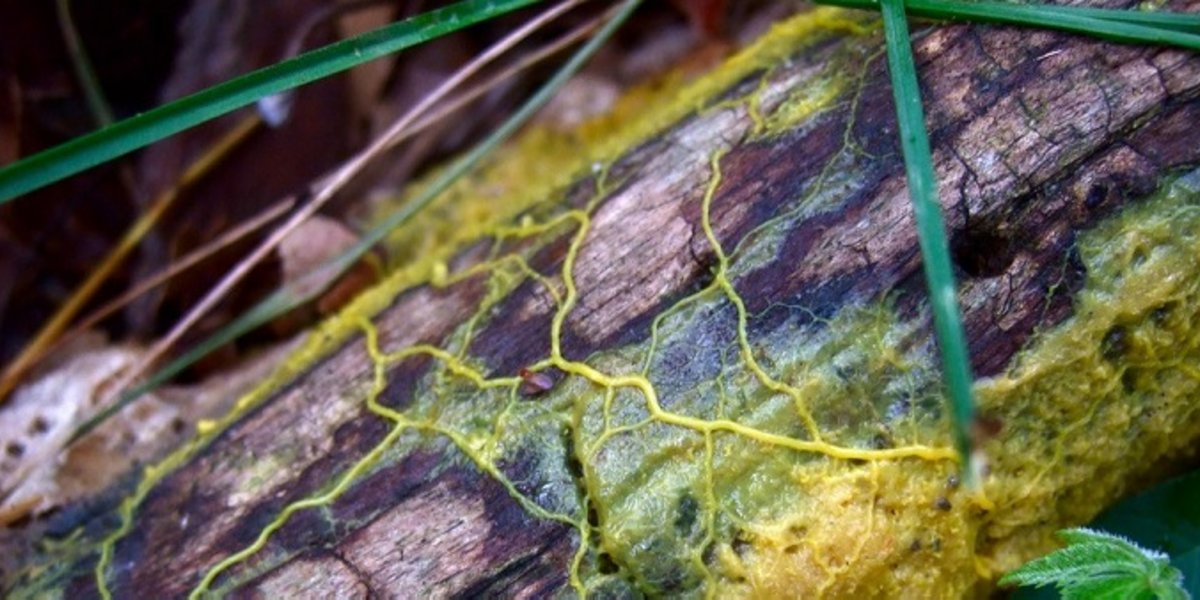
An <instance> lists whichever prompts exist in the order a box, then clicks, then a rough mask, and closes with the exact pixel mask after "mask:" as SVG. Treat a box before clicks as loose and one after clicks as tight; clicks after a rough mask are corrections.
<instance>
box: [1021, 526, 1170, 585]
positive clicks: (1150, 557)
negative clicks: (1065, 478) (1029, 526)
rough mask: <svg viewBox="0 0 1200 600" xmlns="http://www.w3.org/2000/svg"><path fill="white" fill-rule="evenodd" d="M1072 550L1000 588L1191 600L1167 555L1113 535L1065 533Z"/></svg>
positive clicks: (1029, 567)
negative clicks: (1008, 586)
mask: <svg viewBox="0 0 1200 600" xmlns="http://www.w3.org/2000/svg"><path fill="white" fill-rule="evenodd" d="M1058 536H1059V538H1060V539H1062V540H1063V541H1064V542H1066V544H1067V546H1066V547H1065V548H1063V549H1061V550H1057V551H1055V552H1051V553H1050V554H1047V555H1046V556H1043V557H1042V558H1039V559H1035V560H1032V561H1030V562H1028V563H1026V564H1024V565H1022V566H1021V567H1020V568H1018V569H1016V570H1015V571H1013V572H1011V573H1009V574H1007V575H1005V576H1004V577H1003V578H1002V579H1001V580H1000V584H1001V585H1010V584H1015V585H1027V586H1034V587H1042V586H1047V585H1054V586H1055V587H1057V588H1058V590H1059V592H1060V593H1061V594H1062V597H1063V598H1068V599H1074V598H1079V599H1084V598H1088V599H1092V598H1113V599H1117V598H1162V599H1168V600H1177V599H1183V598H1188V597H1189V596H1188V594H1187V592H1185V591H1184V589H1183V587H1182V582H1183V575H1182V574H1181V573H1180V572H1179V570H1178V569H1176V568H1175V567H1173V566H1171V564H1170V562H1169V559H1168V557H1167V555H1166V554H1164V553H1162V552H1158V551H1154V550H1147V549H1145V548H1141V547H1139V546H1137V545H1136V544H1134V543H1133V542H1131V541H1129V540H1127V539H1125V538H1123V537H1121V536H1118V535H1114V534H1111V533H1106V532H1103V531H1096V530H1092V529H1085V528H1078V529H1068V530H1064V531H1060V532H1059V533H1058Z"/></svg>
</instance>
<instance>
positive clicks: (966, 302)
mask: <svg viewBox="0 0 1200 600" xmlns="http://www.w3.org/2000/svg"><path fill="white" fill-rule="evenodd" d="M1189 6H1191V7H1194V4H1192V5H1189ZM915 49H916V55H917V59H918V68H919V70H920V72H921V76H922V86H923V89H924V91H925V101H926V109H927V113H928V127H929V131H930V132H931V139H932V142H933V147H934V151H935V161H936V166H937V173H938V178H939V181H940V200H941V203H942V206H943V209H944V211H945V214H946V218H947V227H948V228H949V230H950V231H949V233H950V237H951V241H952V246H953V250H954V256H955V261H956V267H957V269H958V276H959V278H960V287H961V291H960V299H961V302H962V304H963V307H964V318H965V323H966V329H967V332H968V335H969V338H970V342H971V356H972V357H973V362H974V368H975V371H976V373H977V375H978V376H979V377H980V379H979V380H978V382H977V386H976V389H977V392H978V395H979V399H980V403H981V410H982V412H983V414H984V415H985V419H986V422H988V423H992V424H995V425H996V428H997V431H996V432H994V436H993V437H992V438H991V439H990V440H989V441H988V442H987V443H986V444H985V445H984V447H983V452H984V454H985V456H986V459H987V461H988V462H987V464H988V467H987V470H988V474H987V476H986V478H985V480H984V484H983V487H982V489H981V490H980V491H979V492H973V491H971V490H967V489H965V488H964V487H963V486H961V485H959V483H958V480H957V473H958V471H959V467H958V464H957V462H956V460H957V459H956V457H955V454H954V452H953V450H952V447H951V446H952V443H951V439H950V429H949V424H948V420H947V418H948V415H947V414H946V411H945V410H944V409H943V399H942V394H941V388H940V380H939V378H938V377H939V376H938V371H937V368H936V348H935V346H934V343H933V341H932V337H931V334H930V325H929V316H928V312H927V305H926V303H925V299H924V288H923V284H922V276H921V272H920V262H919V254H918V249H917V241H916V233H915V229H914V227H913V221H912V214H911V211H910V208H909V204H908V198H907V194H906V189H905V184H904V171H903V164H902V162H901V158H900V154H899V146H898V143H897V138H896V124H895V117H894V112H893V107H892V102H891V95H890V88H889V84H888V79H887V73H886V65H885V61H884V59H883V53H882V42H881V34H880V31H879V29H878V27H877V26H876V25H875V23H874V21H872V20H871V17H869V16H867V15H861V14H857V13H851V12H843V11H838V10H831V9H817V10H815V11H812V12H810V13H807V14H804V15H800V16H798V17H797V18H795V19H794V20H792V21H789V22H787V23H784V24H781V25H780V26H779V27H778V28H777V29H776V30H775V31H774V32H773V33H772V34H770V35H769V36H768V37H767V38H764V40H762V41H760V42H758V43H756V44H755V45H754V46H752V47H751V48H748V49H747V50H745V51H744V52H743V53H742V54H740V55H738V56H737V57H735V58H733V59H731V60H730V61H729V63H727V64H726V65H725V66H723V67H721V68H720V69H718V70H717V71H716V72H714V73H712V74H709V75H706V76H705V77H703V78H701V79H700V80H698V81H696V82H694V83H692V84H690V85H689V86H688V87H687V88H685V89H683V90H682V91H680V90H677V89H669V90H668V91H669V92H670V93H668V94H666V96H675V98H676V99H675V100H673V101H671V102H667V101H665V100H663V97H664V95H662V94H660V95H658V96H653V95H650V96H648V97H650V98H652V100H648V101H645V102H649V104H641V105H637V106H639V108H637V109H630V108H626V109H625V112H624V113H623V116H618V117H614V118H613V119H614V120H613V121H605V122H604V123H602V124H601V125H597V126H595V127H596V128H598V129H604V128H606V127H607V124H608V123H612V122H617V121H620V122H623V123H628V122H632V123H633V124H631V125H627V129H625V130H623V132H622V133H617V134H611V133H610V132H605V133H609V135H608V136H607V137H605V138H604V139H605V141H604V142H603V143H599V142H596V141H595V138H587V137H586V136H583V134H576V135H577V136H580V137H571V136H566V137H560V138H553V139H552V140H551V141H547V140H546V139H544V138H542V139H539V138H538V136H539V135H542V136H546V135H548V134H545V133H544V132H542V133H538V132H536V131H535V132H532V133H530V134H529V136H528V137H527V138H526V141H525V142H522V143H521V144H519V145H518V148H519V149H523V150H521V151H520V152H519V154H520V155H519V156H517V154H518V151H517V150H514V156H512V157H509V158H506V159H504V160H502V161H500V162H499V163H496V164H493V165H492V167H491V169H490V171H488V172H486V173H485V174H483V175H481V176H480V177H478V178H476V180H474V181H472V182H469V184H466V185H463V186H460V187H459V188H458V189H457V190H456V191H455V192H454V194H453V195H452V197H451V198H448V199H446V200H444V201H443V204H442V205H439V206H437V207H435V208H434V209H433V210H432V211H431V212H430V213H429V214H427V215H424V217H423V220H420V221H418V222H416V223H413V224H412V225H411V226H410V227H409V228H408V229H407V230H405V231H403V232H400V233H399V234H398V236H400V238H402V239H403V240H405V241H406V242H407V244H408V246H407V247H409V248H419V249H421V256H420V257H418V258H416V259H414V260H413V261H411V262H409V263H407V265H406V266H404V267H403V268H400V269H399V270H397V272H396V273H395V274H394V275H393V276H392V277H391V278H390V279H389V280H388V281H386V282H385V283H383V284H382V285H380V286H379V287H378V288H377V289H375V290H372V291H371V292H369V293H368V294H366V295H365V296H364V297H363V298H361V299H359V300H358V301H357V302H356V303H354V304H353V305H352V306H351V307H350V308H348V309H347V310H345V311H344V312H343V313H342V314H341V315H339V316H338V317H336V318H334V319H332V320H330V321H328V322H326V323H325V324H323V325H322V326H321V327H319V328H318V329H317V330H315V331H314V332H313V333H312V334H311V336H310V338H309V340H308V342H307V344H306V346H305V347H304V348H302V349H301V350H300V351H299V352H298V353H297V355H296V356H294V357H293V358H292V359H291V360H290V361H289V362H288V363H287V365H285V366H284V367H282V368H281V369H280V370H279V371H278V372H277V373H276V375H275V376H273V377H272V378H271V379H270V380H269V381H266V382H264V383H263V385H262V386H261V387H260V389H259V390H258V391H256V392H255V393H253V394H251V395H250V396H247V397H245V398H243V399H242V400H241V401H239V403H238V407H237V408H236V409H235V410H234V412H233V413H231V414H230V415H229V416H227V417H226V418H224V419H222V420H220V421H218V422H213V423H207V424H205V426H204V427H202V428H201V432H200V434H199V436H198V437H197V439H196V440H195V441H194V442H192V443H191V444H189V445H188V446H186V447H185V448H183V449H181V450H180V451H178V452H177V453H175V454H173V455H171V456H170V457H168V458H166V459H165V460H164V461H163V462H162V463H160V464H157V465H151V466H149V467H147V468H146V469H145V470H144V472H143V473H141V474H140V477H139V479H138V481H137V482H136V483H133V484H131V485H128V486H125V487H123V488H121V489H119V490H113V491H111V492H110V493H109V494H108V495H106V496H105V497H104V498H101V499H99V500H97V501H96V502H94V503H93V504H91V505H89V506H88V507H87V508H83V509H80V510H77V511H64V512H63V513H60V515H59V516H58V517H56V519H57V521H52V522H51V523H50V525H48V529H47V530H46V531H47V533H46V534H45V535H46V536H47V537H46V538H45V540H43V543H42V544H41V546H40V550H39V551H38V552H36V553H33V554H31V556H29V557H28V558H27V559H26V560H25V568H24V569H23V570H22V571H21V572H20V573H16V574H13V575H11V576H10V577H9V578H8V582H9V586H10V592H11V593H13V594H20V593H28V594H33V593H37V592H39V591H47V590H51V589H57V590H62V591H63V592H64V593H65V595H69V596H76V595H84V596H94V595H97V594H104V595H109V594H111V595H113V596H116V597H131V596H143V595H153V596H156V597H179V596H185V595H188V594H195V595H200V594H202V593H209V592H212V593H223V594H232V595H236V596H253V597H258V596H261V597H297V596H314V597H315V596H320V597H385V596H386V597H420V596H436V597H445V596H457V597H480V596H506V597H507V596H520V597H528V596H538V597H541V596H547V595H554V594H559V593H579V594H587V595H596V596H601V597H633V596H639V595H649V596H656V595H701V594H707V593H715V594H717V595H721V596H726V595H730V596H738V595H772V596H774V595H785V596H801V597H808V596H810V595H818V594H827V595H830V596H853V597H862V596H889V597H890V596H915V597H925V596H931V595H934V596H962V595H965V594H968V593H972V592H979V591H986V590H988V589H990V588H991V586H993V585H994V583H993V582H994V580H995V578H996V577H997V576H998V575H999V574H1000V573H1002V572H1004V571H1006V570H1008V569H1011V568H1013V567H1015V566H1016V565H1018V564H1020V563H1021V562H1023V561H1025V560H1028V559H1030V558H1032V557H1034V556H1036V555H1038V554H1039V553H1043V552H1045V551H1048V550H1049V549H1051V548H1053V544H1054V542H1053V539H1052V537H1051V534H1052V533H1053V532H1054V531H1055V530H1056V529H1058V528H1061V527H1064V526H1068V525H1073V524H1078V523H1083V522H1086V521H1087V520H1088V519H1090V518H1091V517H1092V516H1094V515H1095V514H1096V513H1097V512H1099V511H1100V510H1101V509H1102V508H1103V507H1104V506H1106V505H1107V504H1110V503H1111V502H1112V501H1113V500H1114V499H1116V498H1118V497H1120V496H1121V495H1123V494H1125V493H1128V492H1129V491H1130V490H1132V489H1133V488H1134V487H1136V486H1137V485H1139V484H1143V483H1145V482H1146V481H1148V480H1149V479H1150V478H1153V477H1155V476H1159V475H1161V474H1162V473H1164V472H1165V471H1166V470H1167V469H1169V468H1170V467H1171V466H1172V465H1178V464H1180V463H1181V462H1182V461H1186V460H1188V459H1189V458H1194V454H1193V453H1192V452H1193V451H1192V449H1191V448H1192V446H1193V445H1194V443H1195V441H1196V440H1197V439H1198V438H1200V411H1197V410H1195V409H1196V407H1197V406H1198V405H1200V400H1198V398H1200V330H1198V329H1197V323H1200V315H1198V314H1197V313H1198V312H1200V283H1198V282H1200V263H1198V262H1197V258H1196V257H1197V256H1200V252H1198V250H1200V216H1198V215H1197V213H1200V211H1198V210H1197V206H1198V203H1200V176H1197V175H1196V174H1195V173H1194V172H1192V173H1191V174H1187V173H1188V171H1189V169H1194V168H1195V167H1196V166H1197V165H1198V164H1200V131H1197V128H1196V127H1195V125H1194V124H1195V123H1197V122H1200V100H1198V99H1197V92H1198V91H1200V59H1198V58H1197V57H1196V56H1195V55H1193V54H1189V53H1186V52H1181V51H1175V50H1164V49H1157V48H1141V47H1133V46H1119V45H1113V44H1109V43H1104V42H1098V41H1092V40H1085V39H1081V38H1079V37H1075V36H1069V35H1063V34H1058V33H1052V32H1043V31H1029V30H1020V29H1013V28H998V27H972V26H939V27H931V28H928V29H925V30H923V32H922V33H921V34H920V35H919V36H918V38H917V40H916V46H915ZM666 87H668V88H669V87H670V86H666ZM631 102H632V101H631ZM636 111H645V112H646V113H647V114H643V115H641V116H640V117H638V116H630V114H629V113H631V112H636ZM614 129H615V127H614ZM551 137H552V136H551ZM555 140H556V141H555ZM572 140H576V141H578V140H585V141H587V142H588V143H589V144H591V145H589V146H580V147H578V148H575V149H572V150H570V151H569V152H568V151H567V150H568V149H570V146H569V145H567V142H570V141H572ZM531 148H532V149H534V150H533V151H532V152H531V151H530V149H531ZM535 152H541V154H536V153H535ZM551 154H554V155H555V156H553V157H551V156H550V155H551ZM539 156H541V157H544V160H545V162H546V163H547V164H546V165H543V166H542V167H538V166H536V165H535V166H526V167H522V168H524V169H526V171H524V172H523V177H527V179H523V180H516V181H514V180H512V179H511V178H509V179H506V177H507V176H509V175H510V174H511V173H512V172H513V171H512V170H511V169H512V167H511V165H513V164H522V163H520V161H529V160H539V158H538V157H539ZM568 167H569V168H568ZM539 168H541V169H549V170H550V172H548V173H545V172H543V173H542V176H543V177H544V179H542V180H534V179H532V178H533V177H535V174H536V173H538V169H539ZM1180 174H1183V176H1182V178H1179V179H1176V178H1175V176H1177V175H1180ZM464 214H470V215H475V217H474V218H473V219H471V220H465V221H464V220H463V218H462V217H461V216H458V215H464ZM64 536H69V537H67V539H69V540H70V541H69V542H55V541H54V540H55V539H56V538H57V537H64Z"/></svg>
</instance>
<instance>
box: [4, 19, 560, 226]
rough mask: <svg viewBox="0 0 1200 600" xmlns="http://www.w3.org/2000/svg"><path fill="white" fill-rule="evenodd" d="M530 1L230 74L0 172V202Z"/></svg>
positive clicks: (391, 28)
mask: <svg viewBox="0 0 1200 600" xmlns="http://www.w3.org/2000/svg"><path fill="white" fill-rule="evenodd" d="M536 1H537V0H464V1H463V2H458V3H456V4H452V5H450V6H447V7H444V8H440V9H437V10H433V11H430V12H427V13H424V14H421V15H417V16H415V17H412V18H409V19H406V20H404V21H400V22H398V23H393V24H392V25H388V26H386V27H382V28H380V29H377V30H375V31H371V32H368V33H364V34H362V35H360V36H357V37H353V38H350V39H347V40H343V41H341V42H337V43H335V44H330V45H329V46H325V47H324V48H320V49H317V50H313V51H311V52H306V53H304V54H302V55H300V56H298V57H296V58H293V59H290V60H286V61H283V62H280V63H278V64H275V65H273V66H270V67H267V68H264V69H260V70H257V71H254V72H252V73H248V74H246V75H242V76H240V77H236V78H234V79H231V80H229V81H226V82H225V83H222V84H219V85H215V86H213V87H210V88H208V89H205V90H203V91H201V92H197V93H195V94H192V95H191V96H187V97H184V98H181V99H179V100H176V101H174V102H171V103H169V104H165V105H163V106H160V107H158V108H155V109H153V110H151V111H149V112H146V113H143V114H140V115H138V116H136V117H132V118H129V119H126V120H124V121H121V122H119V123H115V124H113V125H110V126H108V127H105V128H103V129H100V130H98V131H96V132H93V133H90V134H88V135H85V136H81V137H78V138H76V139H74V140H71V141H69V142H67V143H65V144H62V145H60V146H56V147H54V148H51V149H49V150H46V151H44V152H41V153H38V154H35V155H33V156H30V157H28V158H26V159H24V160H21V161H18V162H16V163H14V164H12V165H9V166H7V167H5V168H4V169H0V204H3V203H5V202H8V201H9V200H12V199H13V198H15V197H17V196H20V195H21V194H25V193H28V192H31V191H33V190H36V189H38V188H41V187H43V186H46V185H49V184H51V183H54V182H55V181H58V180H60V179H63V178H65V177H69V176H71V175H74V174H76V173H78V172H80V171H83V170H85V169H88V168H91V167H94V166H96V165H98V164H100V163H103V162H106V161H109V160H112V159H114V158H117V157H118V156H122V155H124V154H127V153H129V152H132V151H134V150H137V149H138V148H141V147H143V146H147V145H149V144H152V143H154V142H157V141H158V140H161V139H163V138H165V137H168V136H171V135H174V134H176V133H179V132H180V131H183V130H185V129H188V128H190V127H194V126H196V125H199V124H200V123H203V122H205V121H208V120H210V119H213V118H216V117H219V116H221V115H223V114H225V113H228V112H231V111H233V110H235V109H238V108H241V107H243V106H246V105H248V104H251V103H253V102H255V101H257V100H258V99H259V98H262V97H264V96H270V95H272V94H277V93H279V92H283V91H286V90H289V89H292V88H295V87H298V86H300V85H304V84H306V83H310V82H312V81H315V80H317V79H321V78H323V77H327V76H329V75H332V74H334V73H337V72H340V71H344V70H346V69H349V68H350V67H353V66H356V65H359V64H362V63H364V62H367V61H369V60H373V59H375V58H379V57H380V56H384V55H386V54H389V53H392V52H396V51H398V50H403V49H404V48H408V47H410V46H414V45H416V44H419V43H422V42H426V41H429V40H431V39H434V38H436V37H439V36H442V35H445V34H447V33H450V32H452V31H456V30H459V29H462V28H464V27H467V26H468V25H472V24H474V23H478V22H480V21H483V20H486V19H490V18H493V17H496V16H498V15H501V14H504V13H506V12H509V11H512V10H515V9H517V8H520V7H523V6H526V5H529V4H532V3H534V2H536Z"/></svg>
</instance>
